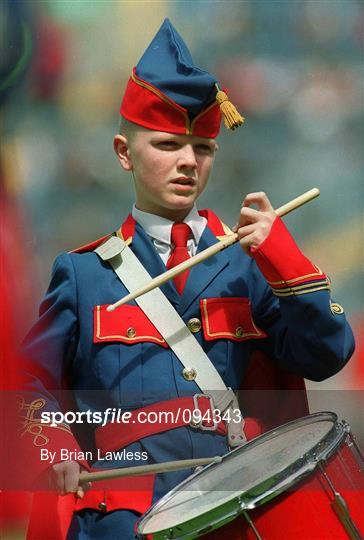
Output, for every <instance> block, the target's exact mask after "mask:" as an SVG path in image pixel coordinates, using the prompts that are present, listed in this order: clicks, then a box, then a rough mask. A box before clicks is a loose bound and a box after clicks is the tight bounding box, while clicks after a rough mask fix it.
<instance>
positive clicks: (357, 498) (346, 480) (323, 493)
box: [203, 443, 364, 540]
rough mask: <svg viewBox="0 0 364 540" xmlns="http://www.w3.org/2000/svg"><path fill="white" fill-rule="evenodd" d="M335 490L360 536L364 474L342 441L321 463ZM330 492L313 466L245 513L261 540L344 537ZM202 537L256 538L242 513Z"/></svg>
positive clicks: (334, 539)
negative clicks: (298, 479)
mask: <svg viewBox="0 0 364 540" xmlns="http://www.w3.org/2000/svg"><path fill="white" fill-rule="evenodd" d="M324 468H325V471H326V473H327V474H328V475H329V478H330V480H331V481H332V483H333V485H334V486H335V488H336V490H337V491H339V492H340V494H341V495H342V496H343V497H344V498H345V501H346V502H347V504H348V507H349V511H350V515H351V518H352V519H353V521H354V523H355V525H356V526H357V528H358V529H359V530H360V532H361V534H362V537H363V538H364V474H363V471H360V466H359V461H358V460H357V459H356V457H354V455H353V452H352V451H351V450H350V448H349V447H348V446H347V445H346V444H345V443H343V444H342V445H341V447H340V448H338V449H337V451H336V453H335V454H334V455H333V456H331V458H330V459H329V460H328V461H327V463H326V464H325V465H324ZM332 500H333V493H332V491H331V489H330V488H329V485H328V483H327V481H326V480H325V478H324V476H323V475H322V473H321V472H320V470H319V469H316V470H315V471H314V472H313V473H311V475H310V476H309V477H308V478H306V479H305V480H302V481H301V482H299V483H298V484H296V485H295V486H294V487H292V488H290V490H289V491H287V492H286V493H284V494H281V495H279V496H278V497H277V498H275V499H273V500H272V501H270V502H268V503H266V504H264V505H263V506H261V507H258V508H255V509H253V510H250V511H249V512H248V514H249V516H250V518H251V519H252V521H253V523H254V525H255V527H256V528H257V530H258V532H259V534H260V535H261V536H262V538H264V540H348V538H349V536H348V534H347V533H346V531H345V529H344V527H343V525H342V523H341V522H340V520H339V518H338V517H337V516H336V514H335V512H334V510H333V508H332V507H331V505H330V503H331V501H332ZM203 538H204V539H205V538H206V540H221V539H222V538H228V539H229V540H256V536H255V533H254V532H253V530H252V528H251V527H250V525H249V524H248V523H247V521H246V520H245V518H244V517H243V516H239V517H238V518H237V519H235V520H234V521H232V522H231V523H229V524H228V525H225V526H224V527H222V528H221V529H216V530H215V531H213V532H212V533H209V534H207V535H205V536H204V537H203Z"/></svg>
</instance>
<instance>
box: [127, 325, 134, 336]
mask: <svg viewBox="0 0 364 540" xmlns="http://www.w3.org/2000/svg"><path fill="white" fill-rule="evenodd" d="M126 335H127V336H128V337H130V338H133V337H135V336H136V330H135V328H133V327H132V326H131V327H130V328H128V329H127V331H126Z"/></svg>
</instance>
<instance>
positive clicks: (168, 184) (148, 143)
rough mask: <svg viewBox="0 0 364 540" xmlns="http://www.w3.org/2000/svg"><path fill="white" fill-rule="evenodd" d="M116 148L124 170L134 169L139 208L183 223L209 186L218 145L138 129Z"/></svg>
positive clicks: (117, 142) (119, 138) (119, 137)
mask: <svg viewBox="0 0 364 540" xmlns="http://www.w3.org/2000/svg"><path fill="white" fill-rule="evenodd" d="M114 147H115V150H116V153H117V155H118V157H119V160H120V163H121V165H122V166H123V168H124V169H125V170H132V171H133V176H134V181H135V190H136V206H137V208H139V210H143V211H144V212H149V213H152V214H157V215H159V216H162V217H165V218H166V219H170V220H172V221H178V220H182V219H183V218H184V217H185V216H186V215H187V214H188V212H189V211H190V209H191V208H192V206H193V204H194V202H195V200H196V199H197V197H198V196H199V195H200V194H201V193H202V191H203V190H204V189H205V186H206V184H207V181H208V178H209V174H210V171H211V168H212V165H213V162H214V157H215V152H216V150H217V144H216V142H215V140H214V139H207V138H204V137H196V136H193V135H175V134H170V133H165V132H162V131H151V130H148V129H144V128H140V129H136V130H135V132H133V133H132V134H131V136H130V137H129V140H128V139H127V138H126V137H124V136H122V135H117V136H116V137H115V141H114Z"/></svg>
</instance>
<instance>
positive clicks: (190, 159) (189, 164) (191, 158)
mask: <svg viewBox="0 0 364 540" xmlns="http://www.w3.org/2000/svg"><path fill="white" fill-rule="evenodd" d="M178 167H183V168H186V169H187V168H188V169H195V168H196V167H197V160H196V154H195V151H194V149H193V147H192V146H191V145H190V144H186V145H185V146H183V147H182V148H181V149H180V154H179V156H178Z"/></svg>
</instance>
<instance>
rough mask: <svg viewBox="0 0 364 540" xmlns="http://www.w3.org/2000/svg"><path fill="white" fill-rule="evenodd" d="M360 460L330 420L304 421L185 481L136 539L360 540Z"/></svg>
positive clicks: (363, 527) (363, 526)
mask: <svg viewBox="0 0 364 540" xmlns="http://www.w3.org/2000/svg"><path fill="white" fill-rule="evenodd" d="M361 460H362V455H361V453H360V450H359V448H358V447H357V445H356V444H355V440H354V438H353V437H352V436H351V434H350V428H349V426H348V425H347V424H346V423H345V422H338V420H337V416H336V415H335V414H334V413H330V412H324V413H317V414H312V415H310V416H306V417H304V418H301V419H299V420H295V421H293V422H289V423H288V424H285V425H283V426H281V427H279V428H277V429H274V430H272V431H269V432H268V433H265V434H264V435H261V436H260V437H257V438H256V439H254V440H252V441H250V442H248V443H247V444H246V445H244V446H242V447H239V448H237V449H235V450H233V451H232V452H229V453H228V454H226V455H225V456H223V458H222V462H221V463H217V464H211V465H208V466H207V467H205V468H204V469H202V470H201V471H199V472H197V473H195V474H193V475H192V476H190V477H189V478H187V479H186V480H185V481H184V482H182V483H181V484H179V485H178V486H176V487H175V488H174V489H173V490H172V491H170V492H169V493H167V495H165V496H164V497H163V498H162V499H161V500H160V501H158V502H157V503H156V504H155V505H154V506H152V508H151V509H150V510H149V511H148V512H147V513H146V514H144V516H142V518H141V519H140V520H139V523H138V527H137V533H138V538H140V539H143V540H147V539H148V540H149V539H153V540H162V539H163V540H175V539H179V540H182V539H183V540H192V539H193V538H197V537H199V536H203V535H206V540H221V539H227V540H242V539H244V540H245V539H249V540H254V539H258V540H259V539H264V540H337V539H347V538H351V539H354V540H360V539H361V538H364V523H363V521H364V520H363V516H364V512H363V508H364V498H363V491H364V489H363V487H364V481H363V474H362V471H363V469H362V466H363V463H362V462H361V464H360V461H361ZM278 496H279V497H278ZM238 516H239V517H238ZM235 518H237V519H235ZM232 520H234V521H232ZM230 522H232V523H230ZM221 527H223V528H222V529H221Z"/></svg>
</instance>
